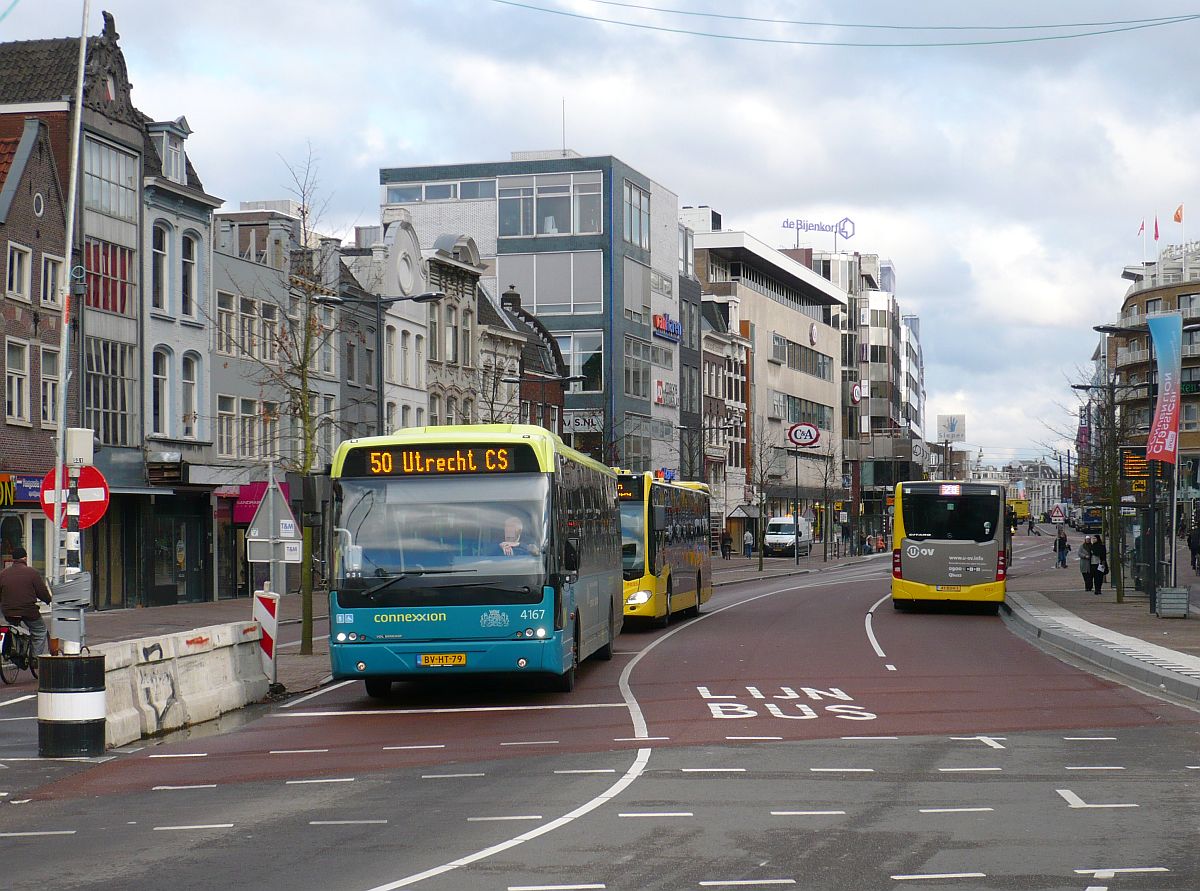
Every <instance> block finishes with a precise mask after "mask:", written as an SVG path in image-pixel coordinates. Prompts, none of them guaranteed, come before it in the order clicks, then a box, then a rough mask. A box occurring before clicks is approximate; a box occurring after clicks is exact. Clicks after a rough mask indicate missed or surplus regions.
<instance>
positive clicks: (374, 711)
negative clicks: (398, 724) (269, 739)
mask: <svg viewBox="0 0 1200 891" xmlns="http://www.w3.org/2000/svg"><path fill="white" fill-rule="evenodd" d="M681 627H687V626H681ZM659 639H660V640H661V639H662V638H659ZM579 708H625V703H624V702H576V703H560V704H558V705H481V706H472V707H470V708H364V709H358V710H351V711H343V710H339V711H328V712H288V713H287V714H286V715H283V714H280V713H279V712H272V713H271V714H272V716H274V717H276V718H359V717H372V716H375V715H463V714H475V715H484V714H490V713H494V712H554V711H563V710H566V709H579Z"/></svg>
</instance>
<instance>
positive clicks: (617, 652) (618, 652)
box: [613, 650, 640, 656]
mask: <svg viewBox="0 0 1200 891" xmlns="http://www.w3.org/2000/svg"><path fill="white" fill-rule="evenodd" d="M639 652H640V650H613V655H614V656H636V655H637V654H638V653H639Z"/></svg>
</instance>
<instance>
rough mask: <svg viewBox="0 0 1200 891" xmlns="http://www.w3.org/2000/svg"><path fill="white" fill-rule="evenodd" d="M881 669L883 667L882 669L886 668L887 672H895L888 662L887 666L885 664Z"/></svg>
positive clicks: (894, 667) (894, 668)
mask: <svg viewBox="0 0 1200 891" xmlns="http://www.w3.org/2000/svg"><path fill="white" fill-rule="evenodd" d="M883 667H884V668H886V669H887V670H888V671H895V670H896V666H895V665H892V664H891V663H890V662H888V663H887V664H885V665H884V666H883Z"/></svg>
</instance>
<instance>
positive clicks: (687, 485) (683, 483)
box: [613, 467, 712, 495]
mask: <svg viewBox="0 0 1200 891" xmlns="http://www.w3.org/2000/svg"><path fill="white" fill-rule="evenodd" d="M613 472H614V473H615V474H616V475H617V476H635V477H639V476H640V477H641V478H642V479H643V480H649V481H650V482H651V483H653V484H654V485H656V486H678V487H679V488H681V489H691V490H692V491H694V492H703V493H704V494H705V495H710V494H712V490H711V489H710V487H709V485H708V483H701V482H697V481H695V480H667V479H663V478H661V477H657V476H655V475H654V471H652V470H626V469H625V468H623V467H614V468H613Z"/></svg>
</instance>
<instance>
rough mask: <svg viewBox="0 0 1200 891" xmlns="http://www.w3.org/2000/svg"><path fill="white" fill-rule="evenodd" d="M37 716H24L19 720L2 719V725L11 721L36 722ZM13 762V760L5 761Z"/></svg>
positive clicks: (0, 719) (0, 720)
mask: <svg viewBox="0 0 1200 891" xmlns="http://www.w3.org/2000/svg"><path fill="white" fill-rule="evenodd" d="M36 720H37V715H22V716H21V717H19V718H0V723H4V724H7V723H9V722H10V721H36ZM5 760H9V761H11V760H12V759H5Z"/></svg>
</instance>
